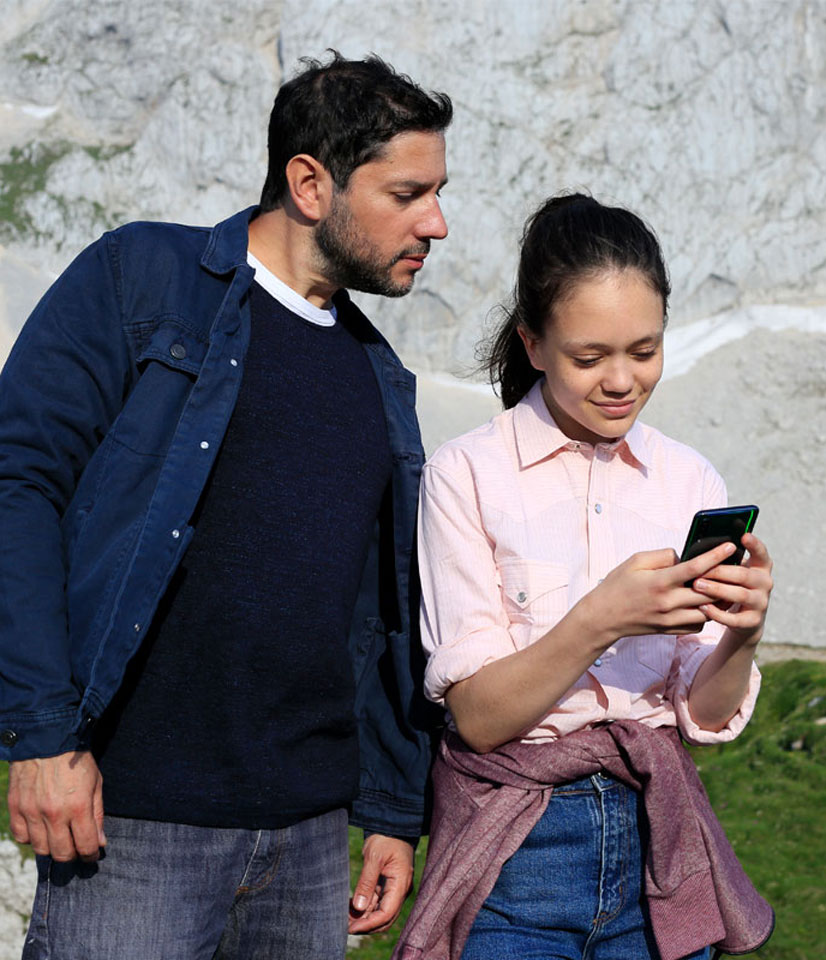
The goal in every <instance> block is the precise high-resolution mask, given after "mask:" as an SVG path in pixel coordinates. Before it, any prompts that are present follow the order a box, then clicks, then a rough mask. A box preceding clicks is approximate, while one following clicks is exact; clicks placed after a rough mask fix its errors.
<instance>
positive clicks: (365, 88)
mask: <svg viewBox="0 0 826 960" xmlns="http://www.w3.org/2000/svg"><path fill="white" fill-rule="evenodd" d="M329 52H330V54H331V59H330V60H329V62H328V63H322V62H321V61H319V60H312V59H310V58H304V59H302V60H301V64H302V66H303V68H304V69H303V70H302V72H301V73H299V74H298V75H297V76H295V77H293V78H292V80H288V81H287V82H286V83H284V84H283V85H282V86H281V88H280V89H279V91H278V95H277V96H276V98H275V103H274V104H273V108H272V113H271V114H270V123H269V131H268V138H267V139H268V152H269V167H268V170H267V179H266V182H265V183H264V189H263V190H262V192H261V209H262V211H264V212H265V213H266V212H267V211H269V210H274V209H275V208H276V207H279V206H281V204H282V203H283V201H284V198H285V196H286V194H287V175H286V167H287V163H288V162H289V160H290V159H291V158H292V157H294V156H296V154H299V153H308V154H310V156H312V157H315V159H316V160H318V162H319V163H321V164H322V166H324V167H325V169H326V170H328V171H329V173H330V175H331V176H332V178H333V182H334V183H335V185H336V187H338V189H339V190H344V189H345V188H346V187H347V181H348V180H349V179H350V175H351V174H352V172H353V171H354V170H355V169H356V167H360V166H361V165H362V164H363V163H368V162H369V161H370V160H373V159H375V158H376V157H377V156H378V155H379V154H380V153H381V150H382V148H383V147H384V145H385V144H386V143H388V141H390V140H392V139H393V137H395V136H396V135H397V134H400V133H407V132H409V131H425V132H433V133H442V132H443V131H444V130H445V129H446V128H447V127H448V126H449V125H450V121H451V119H452V117H453V105H452V104H451V101H450V97H448V96H447V94H445V93H429V92H427V91H426V90H423V89H422V88H421V87H420V86H418V85H417V84H415V83H414V82H413V81H412V80H411V79H410V77H408V76H405V75H404V74H402V73H396V71H395V70H394V69H393V68H392V67H391V66H390V64H388V63H385V62H384V60H382V59H381V57H377V56H376V55H375V54H373V55H372V56H369V57H365V59H364V60H347V59H345V58H344V57H342V56H341V54H340V53H338V52H337V51H336V50H330V51H329Z"/></svg>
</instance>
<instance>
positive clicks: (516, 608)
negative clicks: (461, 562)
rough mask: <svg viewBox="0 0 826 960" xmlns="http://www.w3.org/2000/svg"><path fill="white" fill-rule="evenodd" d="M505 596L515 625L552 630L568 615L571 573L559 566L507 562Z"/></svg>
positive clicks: (503, 573)
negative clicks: (534, 626)
mask: <svg viewBox="0 0 826 960" xmlns="http://www.w3.org/2000/svg"><path fill="white" fill-rule="evenodd" d="M499 573H500V577H501V580H502V595H503V603H504V605H505V610H506V612H507V615H508V619H509V620H510V622H511V623H524V624H529V625H531V626H533V625H536V626H540V627H542V628H543V631H544V630H549V629H550V628H551V627H552V626H554V624H556V623H557V622H558V621H559V620H561V619H562V617H563V616H565V614H566V613H567V612H568V569H567V567H565V566H563V565H562V564H559V563H545V562H542V561H537V560H507V561H504V562H502V563H501V564H500V566H499Z"/></svg>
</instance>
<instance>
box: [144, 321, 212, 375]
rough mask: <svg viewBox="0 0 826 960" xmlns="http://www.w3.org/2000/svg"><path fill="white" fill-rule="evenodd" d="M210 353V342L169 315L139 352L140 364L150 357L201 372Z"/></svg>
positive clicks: (160, 361) (168, 364)
mask: <svg viewBox="0 0 826 960" xmlns="http://www.w3.org/2000/svg"><path fill="white" fill-rule="evenodd" d="M206 352H207V344H206V343H205V341H204V340H202V339H201V338H200V337H199V336H198V334H196V333H195V331H193V330H192V329H191V328H190V327H189V326H188V325H187V324H185V323H183V322H182V321H181V320H180V319H179V318H177V317H176V318H172V317H169V318H165V319H163V320H161V322H160V323H159V324H158V325H157V327H156V328H155V330H154V331H153V332H152V336H151V339H150V340H149V342H148V343H147V344H146V346H145V347H144V348H143V350H142V351H141V352H140V353H139V354H138V358H137V362H138V366H141V365H143V364H145V363H147V362H148V361H150V360H157V361H158V362H159V363H162V364H164V365H165V366H167V367H172V368H173V369H175V370H182V371H184V372H185V373H194V374H198V373H199V372H200V369H201V364H202V363H203V361H204V357H205V356H206Z"/></svg>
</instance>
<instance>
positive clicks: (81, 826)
mask: <svg viewBox="0 0 826 960" xmlns="http://www.w3.org/2000/svg"><path fill="white" fill-rule="evenodd" d="M102 787H103V777H101V775H100V771H99V770H98V766H97V764H96V763H95V759H94V757H93V756H92V754H91V753H89V752H87V751H74V752H72V753H61V754H59V755H58V756H56V757H46V758H45V759H33V760H16V761H14V762H13V763H10V764H9V820H10V824H11V832H12V836H13V837H14V839H15V840H16V841H17V842H18V843H30V844H31V845H32V848H33V850H34V852H35V853H39V854H43V855H51V856H52V857H53V858H54V859H55V860H61V861H68V860H74V859H76V858H77V857H80V858H81V859H82V860H89V861H91V860H97V859H98V857H99V856H100V848H101V847H103V846H105V845H106V837H105V836H104V834H103V793H102Z"/></svg>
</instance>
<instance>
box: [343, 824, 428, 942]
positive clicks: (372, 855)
mask: <svg viewBox="0 0 826 960" xmlns="http://www.w3.org/2000/svg"><path fill="white" fill-rule="evenodd" d="M363 855H364V866H363V867H362V870H361V876H360V877H359V879H358V883H357V884H356V889H355V891H354V893H353V900H352V902H351V904H350V933H378V932H380V931H382V930H386V929H387V928H388V927H389V926H390V925H391V924H392V923H393V921H394V920H395V919H396V917H398V915H399V911H400V910H401V908H402V904H403V903H404V900H405V897H406V896H407V894H408V893H409V892H410V888H411V887H412V886H413V847H412V846H411V845H410V844H409V843H407V842H406V841H404V840H396V839H394V838H393V837H383V836H381V835H380V834H373V835H372V836H370V837H368V838H367V840H366V841H365V843H364V851H363Z"/></svg>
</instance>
